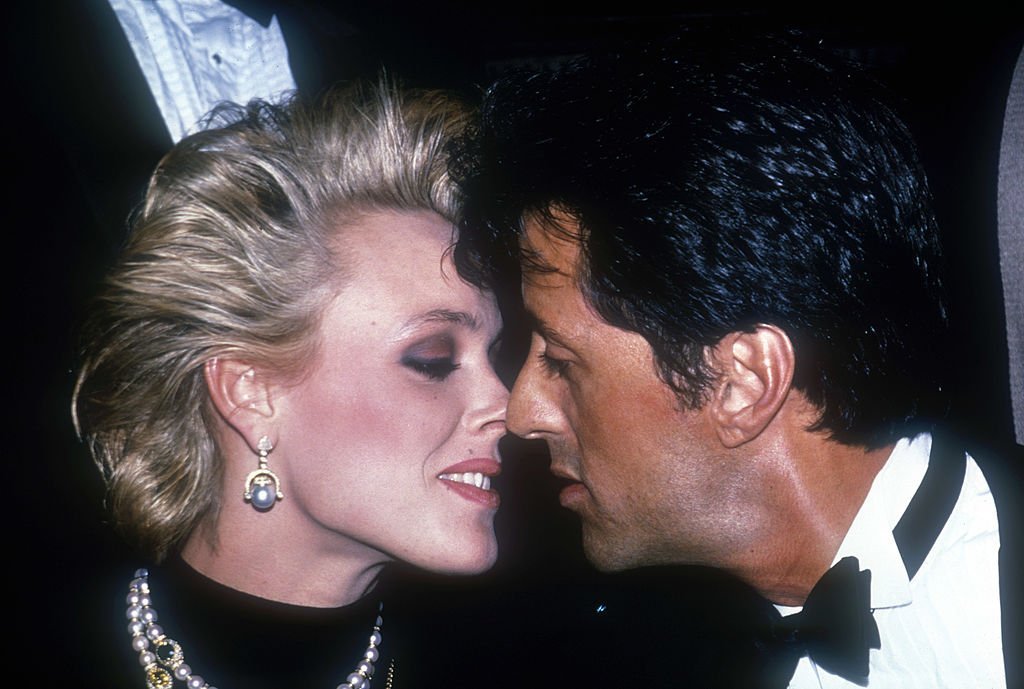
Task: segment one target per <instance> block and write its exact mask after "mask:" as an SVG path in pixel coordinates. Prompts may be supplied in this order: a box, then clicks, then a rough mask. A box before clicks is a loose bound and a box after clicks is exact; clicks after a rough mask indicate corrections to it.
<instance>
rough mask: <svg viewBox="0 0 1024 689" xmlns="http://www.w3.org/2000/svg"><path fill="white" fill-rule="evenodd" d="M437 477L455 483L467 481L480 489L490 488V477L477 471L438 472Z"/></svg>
mask: <svg viewBox="0 0 1024 689" xmlns="http://www.w3.org/2000/svg"><path fill="white" fill-rule="evenodd" d="M438 478H439V479H443V480H445V481H455V482H456V483H468V484H469V485H471V486H476V487H477V488H480V489H482V490H490V489H491V477H490V476H484V475H483V474H481V473H480V472H479V471H467V472H466V473H464V474H440V475H439V476H438Z"/></svg>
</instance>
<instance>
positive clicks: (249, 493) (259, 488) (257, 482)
mask: <svg viewBox="0 0 1024 689" xmlns="http://www.w3.org/2000/svg"><path fill="white" fill-rule="evenodd" d="M256 449H257V450H259V456H260V465H259V467H258V468H257V469H256V471H252V472H250V473H249V475H248V476H246V477H245V494H244V496H245V501H246V502H248V503H249V504H250V505H252V506H253V507H254V508H255V509H256V510H258V511H260V512H266V511H267V510H269V509H270V508H271V507H273V506H274V504H275V503H276V502H277V501H278V500H281V499H282V498H284V493H282V492H281V482H280V480H279V479H278V478H277V475H276V474H275V473H274V472H273V471H271V470H270V469H268V468H267V455H269V454H270V452H271V451H272V450H273V449H274V444H273V443H271V442H270V438H268V437H267V436H263V437H261V438H260V439H259V442H258V443H256Z"/></svg>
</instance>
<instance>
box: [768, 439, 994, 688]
mask: <svg viewBox="0 0 1024 689" xmlns="http://www.w3.org/2000/svg"><path fill="white" fill-rule="evenodd" d="M931 445H932V439H931V436H930V435H928V434H922V435H919V436H917V437H915V438H913V439H912V440H909V439H906V438H904V439H903V440H900V441H899V443H898V444H897V445H896V447H895V448H894V449H893V452H892V454H891V455H890V457H889V459H888V460H887V461H886V464H885V466H884V467H882V470H881V471H879V472H878V475H877V476H876V477H875V480H874V482H873V483H872V485H871V489H870V491H869V492H868V496H867V498H866V499H865V500H864V504H863V505H862V506H861V509H860V511H859V512H858V513H857V516H856V517H855V518H854V521H853V524H852V525H851V526H850V530H849V531H848V532H847V534H846V538H845V539H844V540H843V542H842V545H840V547H839V551H838V552H837V553H836V556H835V560H834V561H833V564H834V563H835V562H838V561H839V560H841V559H842V558H844V557H847V556H850V555H852V556H854V557H856V558H857V559H858V560H859V561H860V567H861V569H870V570H871V607H872V608H873V609H874V617H875V621H876V622H877V624H878V631H879V635H880V636H881V640H882V647H881V649H877V650H876V649H872V650H871V653H870V671H869V675H868V685H867V686H868V687H870V689H889V688H891V689H914V688H920V689H937V688H941V687H948V688H949V689H971V688H974V687H976V688H978V689H1003V688H1004V687H1006V677H1005V674H1004V671H1003V649H1002V634H1001V631H1000V613H999V561H998V555H999V530H998V523H997V520H996V507H995V502H994V501H993V499H992V494H991V491H990V490H989V487H988V483H987V482H986V481H985V477H984V476H983V475H982V473H981V469H980V468H979V467H978V465H977V463H976V462H975V461H974V460H973V459H972V458H970V457H968V461H967V471H966V476H965V478H964V484H963V487H962V489H961V492H960V497H959V498H958V500H957V502H956V505H955V506H954V507H953V512H952V513H951V515H950V517H949V519H948V521H947V522H946V525H945V526H944V527H943V529H942V531H941V532H940V533H939V536H938V538H937V539H936V541H935V545H934V546H932V549H931V551H930V552H929V553H928V556H927V557H926V558H925V560H924V562H923V563H922V565H921V569H920V570H919V571H918V573H917V575H916V576H915V577H914V580H913V581H910V580H909V579H908V577H907V571H906V568H905V567H904V565H903V560H902V558H901V557H900V553H899V549H898V548H897V546H896V541H895V540H894V539H893V535H892V530H893V527H895V526H896V524H897V522H899V520H900V517H902V516H903V512H904V511H905V510H906V508H907V505H908V504H909V503H910V500H911V498H913V496H914V493H915V492H916V491H917V488H918V486H919V485H920V483H921V480H922V478H924V474H925V471H926V470H927V468H928V455H929V453H930V451H931ZM776 607H777V608H778V609H779V611H780V612H781V613H782V614H783V615H789V614H792V613H795V612H798V611H799V610H800V608H793V607H784V606H776ZM789 686H790V687H791V688H792V689H850V688H852V687H858V686H860V685H857V684H854V683H852V682H849V681H847V680H845V679H843V678H842V677H838V676H836V675H832V674H830V673H828V672H827V671H826V670H824V669H822V668H820V667H818V666H817V665H816V664H815V663H814V661H812V660H811V659H810V658H807V657H804V658H801V659H800V662H799V663H798V665H797V669H796V673H795V674H794V675H793V679H792V680H791V682H790V685H789Z"/></svg>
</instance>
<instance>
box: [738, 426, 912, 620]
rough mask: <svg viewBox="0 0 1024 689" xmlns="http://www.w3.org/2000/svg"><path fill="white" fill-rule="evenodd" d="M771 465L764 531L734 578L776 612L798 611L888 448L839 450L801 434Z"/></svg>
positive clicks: (786, 444) (833, 444)
mask: <svg viewBox="0 0 1024 689" xmlns="http://www.w3.org/2000/svg"><path fill="white" fill-rule="evenodd" d="M781 448H784V456H776V457H772V458H771V467H772V469H773V470H772V472H771V475H770V477H769V478H768V479H767V480H768V481H769V482H770V485H766V486H765V488H766V489H765V491H764V496H765V497H764V503H763V505H762V507H763V514H764V515H765V518H764V519H763V521H762V523H763V526H764V530H763V531H762V532H761V534H760V536H759V537H758V538H757V542H756V544H755V545H754V547H753V548H752V550H751V558H750V559H749V560H748V561H745V562H743V563H740V565H739V567H737V568H736V570H735V573H736V574H738V575H739V576H740V577H742V578H743V579H745V580H746V581H747V582H748V583H750V584H751V585H752V586H753V587H754V588H756V589H757V590H758V591H759V592H760V593H761V594H762V595H763V596H765V597H766V598H767V599H769V600H771V601H772V602H774V603H776V604H779V605H789V606H799V605H803V603H804V601H805V600H806V598H807V594H808V593H809V592H810V590H811V589H812V588H813V587H814V585H815V584H816V583H817V581H818V579H820V578H821V576H822V574H824V573H825V571H826V570H828V568H829V567H830V566H831V565H832V562H833V560H834V559H835V556H836V553H837V552H838V550H839V546H840V545H841V544H842V542H843V539H844V538H845V536H846V533H847V531H849V529H850V525H851V524H852V523H853V520H854V518H855V517H856V516H857V513H858V511H859V510H860V508H861V505H863V503H864V499H865V498H866V497H867V494H868V491H869V490H870V489H871V484H872V482H873V481H874V478H875V476H876V475H877V474H878V472H879V471H880V470H881V468H882V467H883V466H884V465H885V462H886V461H887V460H888V458H889V455H890V454H891V452H892V448H893V446H891V445H890V446H887V447H883V448H880V449H877V450H868V449H865V448H863V447H856V446H851V445H842V444H840V443H836V442H834V441H831V440H828V439H826V438H824V437H823V436H822V435H821V434H816V433H814V434H812V433H806V432H801V434H799V435H797V436H795V437H794V438H789V439H787V441H786V442H784V443H782V444H781Z"/></svg>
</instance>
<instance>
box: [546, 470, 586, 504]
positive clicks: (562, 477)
mask: <svg viewBox="0 0 1024 689" xmlns="http://www.w3.org/2000/svg"><path fill="white" fill-rule="evenodd" d="M551 473H552V474H554V476H555V477H556V478H557V479H558V484H559V485H560V486H561V490H559V492H558V502H559V503H560V504H561V505H562V507H566V508H568V509H572V508H573V507H574V506H576V505H579V504H580V502H581V501H582V500H584V498H585V497H586V494H587V487H586V486H585V485H584V484H583V482H582V481H580V479H579V478H577V477H576V476H575V475H573V474H572V473H571V472H569V471H568V470H567V469H565V468H563V467H560V466H556V465H552V466H551Z"/></svg>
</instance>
